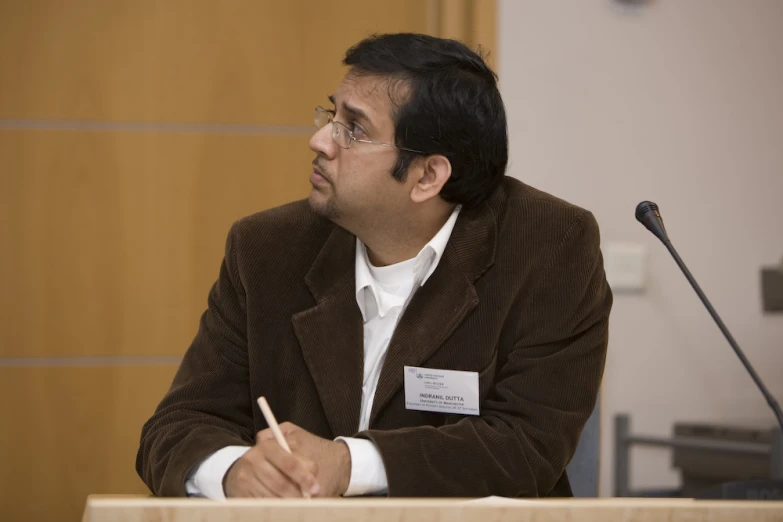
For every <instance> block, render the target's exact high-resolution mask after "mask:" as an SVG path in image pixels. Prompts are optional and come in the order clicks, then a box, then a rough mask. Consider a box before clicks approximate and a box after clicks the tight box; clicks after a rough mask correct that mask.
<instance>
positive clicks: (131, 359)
mask: <svg viewBox="0 0 783 522" xmlns="http://www.w3.org/2000/svg"><path fill="white" fill-rule="evenodd" d="M181 361H182V357H179V356H169V355H151V356H138V357H136V356H125V355H118V356H93V357H0V368H30V367H41V366H58V367H63V366H149V365H158V364H179V363H180V362H181Z"/></svg>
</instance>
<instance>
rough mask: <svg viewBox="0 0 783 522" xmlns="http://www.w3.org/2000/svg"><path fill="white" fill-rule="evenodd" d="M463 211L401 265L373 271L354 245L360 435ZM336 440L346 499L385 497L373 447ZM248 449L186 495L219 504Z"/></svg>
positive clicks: (220, 457)
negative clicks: (406, 320)
mask: <svg viewBox="0 0 783 522" xmlns="http://www.w3.org/2000/svg"><path fill="white" fill-rule="evenodd" d="M460 209H461V207H460V206H457V207H456V208H455V209H454V211H453V212H452V213H451V216H449V219H448V220H447V221H446V223H445V224H444V225H443V227H441V229H440V230H439V231H438V233H437V234H435V236H434V237H433V238H432V239H431V240H430V241H429V242H428V243H427V244H426V245H424V248H422V249H421V250H420V251H419V253H418V255H417V256H416V257H414V258H413V259H409V260H407V261H402V262H401V263H396V264H394V265H389V266H384V267H376V266H373V265H372V264H371V263H370V260H369V259H368V257H367V249H366V247H365V246H364V244H363V243H362V242H361V241H360V240H359V239H358V238H357V239H356V263H355V265H356V266H355V270H356V277H355V279H356V304H357V305H358V306H359V310H360V311H361V313H362V318H363V320H364V375H363V379H362V405H361V411H360V414H359V426H358V429H357V431H364V430H366V429H368V428H369V424H370V412H371V411H372V403H373V400H374V399H375V390H376V388H377V387H378V379H379V378H380V375H381V369H382V368H383V362H384V360H385V358H386V352H387V350H388V348H389V342H390V341H391V338H392V335H393V334H394V330H395V329H396V328H397V323H398V322H399V320H400V317H402V314H403V313H404V312H405V308H406V307H407V305H408V303H409V302H410V300H411V298H412V297H413V294H414V293H415V290H416V289H418V288H419V287H420V286H422V285H423V284H424V283H425V282H426V281H427V279H429V277H430V276H431V275H432V273H433V272H434V271H435V268H436V267H437V266H438V263H439V262H440V259H441V257H442V256H443V252H444V251H445V250H446V244H447V243H448V241H449V238H450V237H451V232H452V231H453V230H454V224H455V223H456V222H457V216H458V215H459V212H460ZM337 440H341V441H343V442H345V443H346V444H347V445H348V449H349V451H350V454H351V479H350V483H349V485H348V490H347V491H346V492H345V496H355V495H365V494H370V493H385V492H386V490H387V487H388V484H387V480H386V469H385V467H384V465H383V460H382V459H381V455H380V453H379V452H378V450H377V448H376V447H375V445H374V444H373V443H372V442H371V441H369V440H366V439H355V438H352V437H338V438H337ZM249 449H250V448H248V447H246V446H227V447H225V448H222V449H220V450H218V451H216V452H215V453H213V454H212V455H210V456H209V457H207V458H206V459H205V460H204V461H203V462H202V463H201V464H200V465H199V466H198V468H196V471H195V472H194V473H192V474H191V475H189V476H188V479H187V480H186V482H185V489H186V491H187V493H188V494H189V495H200V496H205V497H208V498H211V499H215V500H222V499H225V494H224V492H223V477H224V476H225V474H226V472H227V471H228V469H229V468H230V467H231V465H232V464H233V463H234V462H235V461H236V460H237V459H239V458H240V457H241V456H242V455H244V454H245V452H247V451H248V450H249Z"/></svg>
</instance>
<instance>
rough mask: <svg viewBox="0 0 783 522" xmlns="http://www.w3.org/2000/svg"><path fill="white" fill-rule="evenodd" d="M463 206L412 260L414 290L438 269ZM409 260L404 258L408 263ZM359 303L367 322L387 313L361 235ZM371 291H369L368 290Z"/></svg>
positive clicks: (357, 287) (358, 264) (357, 252)
mask: <svg viewBox="0 0 783 522" xmlns="http://www.w3.org/2000/svg"><path fill="white" fill-rule="evenodd" d="M460 210H462V206H461V205H457V206H456V207H455V208H454V210H453V211H452V213H451V215H450V216H449V219H447V220H446V223H444V224H443V226H442V227H441V228H440V230H438V232H437V233H436V234H435V235H434V236H433V237H432V239H430V240H429V241H428V242H427V244H426V245H424V247H423V248H422V249H421V250H420V251H419V253H418V254H417V255H416V257H415V258H414V259H415V260H414V262H413V286H414V288H413V289H412V291H411V292H414V291H415V290H416V288H418V287H420V286H422V285H424V283H425V282H426V281H427V279H429V277H430V276H431V275H432V273H433V272H435V269H436V268H437V267H438V263H440V260H441V258H442V257H443V253H444V252H445V251H446V245H447V244H448V242H449V238H450V237H451V233H452V231H453V230H454V225H455V224H456V223H457V217H458V216H459V213H460ZM409 261H410V260H407V261H402V263H408V262H409ZM355 265H356V268H355V270H356V277H355V279H356V303H357V304H358V305H359V310H360V311H361V312H362V317H363V318H364V321H365V322H367V321H368V320H369V319H371V318H372V317H374V316H375V315H378V314H380V315H381V316H384V315H386V313H387V312H388V310H382V309H381V303H380V301H379V299H378V289H377V287H376V284H377V283H376V280H375V277H373V274H372V271H371V269H370V260H369V258H368V256H367V248H366V247H365V245H364V243H362V242H361V241H360V240H359V238H358V237H357V238H356V261H355ZM368 290H369V292H368Z"/></svg>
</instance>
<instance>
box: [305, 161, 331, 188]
mask: <svg viewBox="0 0 783 522" xmlns="http://www.w3.org/2000/svg"><path fill="white" fill-rule="evenodd" d="M310 183H311V184H312V185H313V186H324V185H328V184H330V183H331V182H330V181H329V178H327V177H326V176H324V173H323V170H322V169H320V168H319V167H318V165H316V163H315V162H313V173H312V174H310Z"/></svg>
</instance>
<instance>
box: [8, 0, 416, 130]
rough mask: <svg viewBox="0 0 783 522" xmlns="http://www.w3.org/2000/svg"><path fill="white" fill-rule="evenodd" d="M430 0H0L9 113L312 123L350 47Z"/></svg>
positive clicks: (412, 25)
mask: <svg viewBox="0 0 783 522" xmlns="http://www.w3.org/2000/svg"><path fill="white" fill-rule="evenodd" d="M426 15H427V2H426V1H423V0H394V1H393V2H392V1H385V0H364V1H360V2H359V1H356V0H330V1H329V2H317V1H313V0H286V1H280V0H221V1H215V0H133V1H129V0H124V1H122V0H115V1H103V0H92V1H90V0H79V1H67V2H66V1H62V0H25V1H6V2H0V119H2V118H6V119H46V120H55V119H86V120H96V119H98V120H113V121H116V120H120V121H125V120H127V121H178V122H219V123H227V122H234V123H237V122H239V123H263V124H310V123H311V121H312V117H311V113H310V109H311V107H312V105H313V100H316V99H317V100H318V102H319V103H320V102H322V101H324V99H325V96H326V95H327V94H328V93H329V92H331V90H332V89H334V88H335V87H336V85H337V84H338V83H339V80H340V78H341V77H342V74H343V71H342V70H341V67H340V60H341V59H342V56H343V55H344V53H345V50H346V49H347V48H348V47H349V46H350V45H352V44H354V43H356V42H357V41H358V40H360V39H361V38H363V37H365V36H367V35H368V34H372V33H375V32H395V31H416V32H425V31H426V30H427V19H426Z"/></svg>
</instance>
